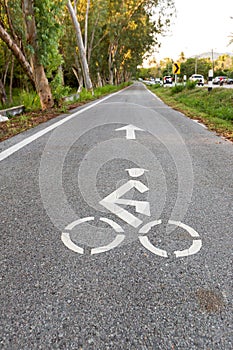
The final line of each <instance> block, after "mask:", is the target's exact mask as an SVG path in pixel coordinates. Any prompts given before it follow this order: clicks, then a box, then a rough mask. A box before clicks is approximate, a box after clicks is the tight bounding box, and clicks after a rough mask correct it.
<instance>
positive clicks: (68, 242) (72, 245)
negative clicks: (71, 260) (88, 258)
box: [61, 232, 84, 254]
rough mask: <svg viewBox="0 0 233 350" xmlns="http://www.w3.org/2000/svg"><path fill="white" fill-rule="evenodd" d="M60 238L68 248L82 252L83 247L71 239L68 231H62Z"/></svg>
mask: <svg viewBox="0 0 233 350" xmlns="http://www.w3.org/2000/svg"><path fill="white" fill-rule="evenodd" d="M61 240H62V242H63V243H64V244H65V246H66V247H67V248H69V249H70V250H73V251H74V252H75V253H79V254H84V249H83V248H81V247H79V246H78V245H77V244H75V243H74V242H72V241H71V239H70V234H69V232H62V234H61Z"/></svg>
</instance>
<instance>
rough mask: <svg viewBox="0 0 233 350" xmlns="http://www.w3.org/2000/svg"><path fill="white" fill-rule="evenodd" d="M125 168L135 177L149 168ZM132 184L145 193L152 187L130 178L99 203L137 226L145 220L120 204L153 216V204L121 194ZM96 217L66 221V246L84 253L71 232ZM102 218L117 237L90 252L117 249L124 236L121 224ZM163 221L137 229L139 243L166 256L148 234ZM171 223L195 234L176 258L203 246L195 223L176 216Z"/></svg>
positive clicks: (128, 222)
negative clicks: (184, 221) (67, 222)
mask: <svg viewBox="0 0 233 350" xmlns="http://www.w3.org/2000/svg"><path fill="white" fill-rule="evenodd" d="M126 170H127V171H128V173H129V175H130V176H131V177H133V178H137V177H140V176H141V175H143V174H144V172H145V171H147V170H145V169H140V168H132V169H126ZM132 188H135V189H137V190H138V191H139V192H141V193H144V192H146V191H148V190H149V188H148V187H146V186H145V185H144V184H143V183H142V182H141V181H138V180H129V181H128V182H126V183H125V184H123V185H122V186H120V187H119V188H118V189H117V190H115V191H114V192H112V193H111V194H109V195H108V196H106V197H105V198H104V199H102V200H101V201H100V202H99V203H100V204H101V205H102V206H104V207H105V208H106V209H108V210H109V211H110V212H111V213H113V214H115V215H116V216H118V217H119V218H120V219H121V220H123V221H125V222H126V223H127V224H129V225H130V226H132V227H134V228H138V227H139V226H140V225H141V224H142V223H143V221H142V220H140V219H139V218H138V217H136V216H135V215H133V214H132V213H130V212H128V211H127V210H126V209H124V208H122V207H120V204H122V205H128V206H134V207H135V211H136V212H137V213H140V214H143V215H146V216H150V204H149V202H147V201H135V200H132V199H126V198H122V196H123V195H124V194H125V193H127V192H128V191H130V190H131V189H132ZM94 219H95V218H94V217H92V216H91V217H85V218H82V219H78V220H76V221H73V222H72V223H70V224H69V225H67V226H66V227H65V230H64V232H62V235H61V239H62V242H63V243H64V244H65V246H66V247H67V248H69V249H70V250H72V251H74V252H76V253H79V254H84V249H83V248H82V247H80V246H78V245H77V244H76V243H74V242H73V241H72V240H71V237H70V233H71V231H72V230H73V229H74V228H75V227H76V226H78V225H81V224H83V223H86V222H90V221H93V220H94ZM100 221H101V222H105V223H106V224H108V225H109V226H110V227H111V228H112V229H113V230H114V231H115V232H116V237H115V239H114V240H113V241H111V242H110V243H109V244H107V245H105V246H101V247H97V248H92V249H91V253H90V254H91V255H95V254H100V253H104V252H107V251H109V250H111V249H114V248H116V247H117V246H119V245H120V244H121V243H122V242H123V241H124V239H125V234H124V230H123V228H122V227H121V226H120V225H119V224H117V223H116V222H115V221H113V220H111V219H108V218H105V217H102V218H100ZM161 224H162V220H154V221H150V222H148V223H146V224H144V225H143V226H142V227H141V228H140V229H139V231H138V232H139V236H138V238H139V241H140V243H141V244H142V245H143V246H144V247H145V248H146V249H147V250H149V251H150V252H152V253H153V254H155V255H158V256H161V257H164V258H167V257H168V253H167V251H166V250H163V249H161V248H159V247H156V246H155V245H153V244H152V243H151V242H150V240H149V238H148V236H147V234H148V233H149V232H150V230H151V229H152V227H154V226H158V225H161ZM168 224H170V225H175V226H176V227H181V228H183V229H184V230H185V231H187V232H188V233H189V234H190V236H191V237H192V238H193V240H192V244H191V246H190V247H189V248H188V249H183V250H177V251H174V253H173V254H174V255H175V257H176V258H178V257H185V256H189V255H193V254H196V253H197V252H198V251H199V250H200V249H201V247H202V240H201V239H200V236H199V234H198V233H197V232H196V231H195V230H194V229H193V228H192V227H190V226H188V225H186V224H184V223H182V222H180V221H174V220H168Z"/></svg>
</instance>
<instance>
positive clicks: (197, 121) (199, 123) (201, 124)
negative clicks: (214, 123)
mask: <svg viewBox="0 0 233 350" xmlns="http://www.w3.org/2000/svg"><path fill="white" fill-rule="evenodd" d="M192 120H193V121H194V123H196V124H198V125H200V126H202V127H203V128H204V129H208V128H207V127H206V126H205V125H204V124H203V123H201V122H199V120H197V119H192Z"/></svg>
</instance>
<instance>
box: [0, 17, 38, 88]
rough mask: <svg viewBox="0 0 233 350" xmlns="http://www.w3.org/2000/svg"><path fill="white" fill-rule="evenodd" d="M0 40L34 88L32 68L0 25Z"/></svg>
mask: <svg viewBox="0 0 233 350" xmlns="http://www.w3.org/2000/svg"><path fill="white" fill-rule="evenodd" d="M0 38H1V39H2V40H3V41H4V42H5V43H6V45H7V46H8V48H9V49H10V50H11V52H12V53H13V55H14V56H15V57H16V59H17V60H18V62H19V64H20V65H21V67H22V68H23V70H24V72H25V73H26V74H27V76H28V78H29V79H30V81H31V83H32V84H33V86H35V81H34V76H33V71H32V67H31V66H30V63H29V62H28V61H27V59H26V58H25V56H24V55H23V53H22V51H21V50H20V48H19V47H18V46H17V45H16V44H15V43H14V41H13V40H12V39H11V37H10V35H9V34H8V33H7V32H6V31H5V29H4V28H3V27H2V25H1V24H0Z"/></svg>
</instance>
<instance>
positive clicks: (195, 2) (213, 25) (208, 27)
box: [153, 0, 233, 60]
mask: <svg viewBox="0 0 233 350" xmlns="http://www.w3.org/2000/svg"><path fill="white" fill-rule="evenodd" d="M174 2H175V7H176V16H174V18H173V20H172V22H173V24H172V25H171V27H170V33H169V34H168V36H166V37H163V38H161V48H159V49H158V50H159V52H155V54H154V55H153V56H154V57H155V59H156V60H158V59H163V58H165V57H169V58H172V59H174V60H176V59H177V58H178V57H179V55H180V53H181V52H182V51H183V52H184V54H185V57H190V56H194V55H198V54H201V53H203V52H210V51H211V50H212V49H213V51H214V52H219V53H225V52H233V44H231V45H230V46H227V45H228V44H229V41H230V38H229V36H230V35H231V33H232V34H233V18H232V19H231V17H233V0H220V1H218V0H174Z"/></svg>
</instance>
